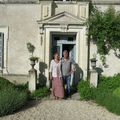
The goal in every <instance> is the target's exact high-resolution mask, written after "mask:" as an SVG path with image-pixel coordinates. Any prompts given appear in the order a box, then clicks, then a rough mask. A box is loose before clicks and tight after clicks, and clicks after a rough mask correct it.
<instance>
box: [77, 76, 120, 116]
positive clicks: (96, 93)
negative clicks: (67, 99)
mask: <svg viewBox="0 0 120 120" xmlns="http://www.w3.org/2000/svg"><path fill="white" fill-rule="evenodd" d="M78 92H79V93H80V97H81V96H82V98H83V99H85V100H90V99H92V100H95V101H96V102H97V103H98V104H100V105H102V106H105V107H106V108H107V109H108V110H109V111H111V112H113V113H116V114H118V115H120V74H117V75H114V76H113V77H105V76H102V77H100V80H99V84H98V87H97V88H90V86H89V83H88V82H87V81H80V83H79V84H78ZM86 96H87V97H86ZM86 98H87V99H86Z"/></svg>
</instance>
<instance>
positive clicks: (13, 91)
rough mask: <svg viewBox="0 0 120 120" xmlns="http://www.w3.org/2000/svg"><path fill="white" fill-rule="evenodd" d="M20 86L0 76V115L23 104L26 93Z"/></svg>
mask: <svg viewBox="0 0 120 120" xmlns="http://www.w3.org/2000/svg"><path fill="white" fill-rule="evenodd" d="M20 86H21V85H20ZM20 86H19V85H18V86H15V85H14V84H12V83H11V82H9V81H8V80H6V79H4V78H2V77H0V116H4V115H7V114H11V113H14V112H15V111H16V110H18V109H20V108H21V107H22V106H23V105H25V103H26V102H27V97H28V95H27V92H26V91H25V89H23V88H22V87H20Z"/></svg>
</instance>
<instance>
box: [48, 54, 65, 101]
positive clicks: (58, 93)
mask: <svg viewBox="0 0 120 120" xmlns="http://www.w3.org/2000/svg"><path fill="white" fill-rule="evenodd" d="M60 66H61V65H60V61H59V54H58V53H57V52H56V53H55V54H54V59H53V60H52V61H51V64H50V80H51V81H52V95H53V96H54V98H55V99H62V98H64V88H63V81H62V79H61V78H62V76H61V71H60Z"/></svg>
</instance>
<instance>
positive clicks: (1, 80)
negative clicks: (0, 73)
mask: <svg viewBox="0 0 120 120" xmlns="http://www.w3.org/2000/svg"><path fill="white" fill-rule="evenodd" d="M7 86H14V85H13V84H12V83H11V82H9V81H8V80H7V79H5V78H2V77H0V90H1V89H4V88H5V87H7Z"/></svg>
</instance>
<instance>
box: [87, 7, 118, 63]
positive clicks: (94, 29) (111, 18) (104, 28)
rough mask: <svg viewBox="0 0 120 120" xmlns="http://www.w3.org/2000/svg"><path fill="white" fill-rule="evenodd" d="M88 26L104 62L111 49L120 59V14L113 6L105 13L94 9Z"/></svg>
mask: <svg viewBox="0 0 120 120" xmlns="http://www.w3.org/2000/svg"><path fill="white" fill-rule="evenodd" d="M87 25H88V26H89V36H92V41H93V42H94V43H95V44H96V45H97V52H98V53H99V54H100V55H101V56H102V57H101V58H102V60H103V58H104V60H105V57H104V56H105V55H107V54H109V51H110V50H111V49H112V50H114V53H115V55H116V56H117V57H119V58H120V12H117V11H115V9H114V8H113V7H111V6H110V7H109V8H108V9H107V10H106V11H104V12H101V11H99V10H97V9H95V8H92V10H91V12H90V17H89V20H88V22H87ZM104 60H103V61H104ZM104 63H105V61H104Z"/></svg>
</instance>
